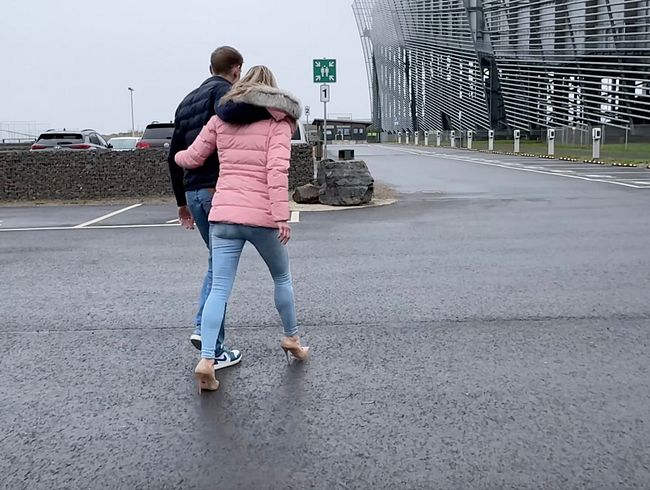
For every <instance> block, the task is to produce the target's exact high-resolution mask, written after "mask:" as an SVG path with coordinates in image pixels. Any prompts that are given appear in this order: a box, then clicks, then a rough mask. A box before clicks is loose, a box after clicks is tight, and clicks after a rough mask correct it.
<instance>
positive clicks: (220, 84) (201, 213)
mask: <svg viewBox="0 0 650 490" xmlns="http://www.w3.org/2000/svg"><path fill="white" fill-rule="evenodd" d="M243 64H244V59H243V57H242V55H241V54H240V53H239V51H237V50H236V49H234V48H231V47H229V46H222V47H220V48H217V49H216V50H215V51H214V52H213V53H212V55H211V57H210V74H211V75H212V76H211V77H210V78H208V79H207V80H205V81H204V82H203V83H202V84H201V85H200V86H199V87H198V88H196V89H195V90H193V91H192V92H190V93H189V94H188V95H187V96H186V97H185V98H184V99H183V101H182V102H181V103H180V105H179V106H178V109H177V110H176V116H175V120H174V135H173V136H172V141H171V145H170V149H169V160H168V161H169V171H170V174H171V180H172V186H173V188H174V195H175V196H176V204H177V205H178V218H179V220H180V222H181V225H182V226H183V227H184V228H185V229H188V230H191V229H194V224H196V227H197V228H198V229H199V232H200V233H201V238H203V241H204V242H205V244H206V246H207V247H208V250H210V223H209V221H208V214H209V213H210V208H211V206H212V195H213V194H214V190H215V187H216V183H217V178H218V176H219V157H218V154H217V152H216V151H215V153H214V154H213V155H212V156H211V157H210V158H208V160H207V161H206V162H205V165H204V166H203V167H200V168H198V169H195V170H185V171H184V170H183V169H181V168H180V167H179V166H177V165H176V162H175V161H174V156H175V155H176V153H177V152H179V151H181V150H185V149H187V148H188V147H189V146H190V145H191V144H192V142H193V141H194V139H195V138H196V137H197V135H198V134H199V132H200V131H201V129H202V128H203V126H204V125H205V124H206V123H207V122H208V121H209V120H210V118H211V117H212V116H213V115H214V114H215V111H216V109H217V107H218V105H219V101H220V100H221V97H223V96H224V95H225V94H226V93H227V92H228V91H229V90H230V88H231V86H232V84H233V83H235V82H236V81H238V80H239V78H240V77H241V68H242V65H243ZM233 117H234V119H232V122H237V123H240V124H248V123H251V122H255V121H256V120H258V118H263V117H260V116H259V114H256V113H251V112H250V111H246V112H242V114H238V113H237V112H235V113H234V114H233ZM211 287H212V257H211V252H210V256H209V257H208V271H207V273H206V275H205V279H204V280H203V286H202V288H201V294H200V297H199V308H198V312H197V313H196V317H195V320H194V323H195V330H194V333H193V334H192V335H191V336H190V341H191V342H192V344H193V345H194V347H196V348H197V349H199V350H200V349H201V318H202V315H203V307H204V306H205V301H206V299H207V298H208V296H209V294H210V290H211ZM224 334H225V332H224V323H222V324H221V328H220V330H219V335H218V337H217V345H216V348H215V362H214V368H215V369H223V368H226V367H229V366H234V365H235V364H237V363H239V361H241V352H239V351H238V350H229V349H226V348H225V347H224V346H223V340H224Z"/></svg>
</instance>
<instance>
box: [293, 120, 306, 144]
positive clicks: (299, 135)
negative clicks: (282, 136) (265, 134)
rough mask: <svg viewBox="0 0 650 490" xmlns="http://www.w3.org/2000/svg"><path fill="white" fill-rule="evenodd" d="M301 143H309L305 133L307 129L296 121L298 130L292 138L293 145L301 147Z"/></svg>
mask: <svg viewBox="0 0 650 490" xmlns="http://www.w3.org/2000/svg"><path fill="white" fill-rule="evenodd" d="M301 143H307V134H306V133H305V127H304V126H303V125H302V123H301V122H300V121H296V130H295V131H294V133H293V136H291V144H292V145H299V144H301Z"/></svg>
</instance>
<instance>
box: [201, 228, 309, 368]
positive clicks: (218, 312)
mask: <svg viewBox="0 0 650 490" xmlns="http://www.w3.org/2000/svg"><path fill="white" fill-rule="evenodd" d="M210 232H211V233H210V245H211V247H212V268H213V270H212V288H211V290H210V295H209V296H208V300H207V301H206V302H205V308H204V309H203V323H202V326H201V327H202V335H201V337H202V340H203V348H202V349H201V357H203V358H204V359H213V358H214V357H215V351H214V349H213V348H212V346H214V345H215V341H216V339H217V334H218V332H219V326H220V325H221V326H222V327H221V328H223V323H224V317H225V315H226V303H227V302H228V298H229V297H230V293H231V291H232V287H233V284H234V282H235V275H236V274H237V266H238V265H239V257H241V253H242V250H243V249H244V245H245V244H246V242H251V243H252V244H253V246H254V247H255V248H256V249H257V251H258V252H259V254H260V255H261V256H262V259H264V262H266V265H267V267H268V268H269V272H270V273H271V277H272V278H273V282H274V283H275V307H276V308H277V310H278V313H279V314H280V318H281V320H282V325H283V326H284V334H285V335H286V336H287V337H291V336H293V335H296V334H297V333H298V325H297V321H296V306H295V301H294V296H293V285H292V284H291V271H290V270H289V254H288V252H287V247H286V246H284V245H282V244H281V243H280V240H279V239H278V230H277V229H275V228H260V227H254V226H244V225H232V224H226V223H212V228H211V229H210Z"/></svg>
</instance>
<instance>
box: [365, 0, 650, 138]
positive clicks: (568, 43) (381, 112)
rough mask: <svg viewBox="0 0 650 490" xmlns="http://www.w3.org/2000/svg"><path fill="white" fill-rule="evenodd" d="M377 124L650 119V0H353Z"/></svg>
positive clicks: (538, 126) (628, 122) (482, 125)
mask: <svg viewBox="0 0 650 490" xmlns="http://www.w3.org/2000/svg"><path fill="white" fill-rule="evenodd" d="M353 10H354V13H355V16H356V19H357V24H358V27H359V32H360V35H361V40H362V44H363V49H364V53H365V57H366V63H367V71H368V79H369V85H370V95H371V101H372V114H373V125H374V126H376V127H377V128H380V129H381V130H382V131H413V130H432V129H441V130H451V129H455V130H467V129H473V130H480V129H489V128H492V129H520V130H524V131H530V132H534V131H540V130H543V129H544V128H548V127H553V128H559V127H573V128H579V129H581V128H588V127H591V126H611V127H613V128H621V129H620V130H619V131H623V130H629V129H631V128H634V127H635V125H643V124H650V0H355V1H354V3H353Z"/></svg>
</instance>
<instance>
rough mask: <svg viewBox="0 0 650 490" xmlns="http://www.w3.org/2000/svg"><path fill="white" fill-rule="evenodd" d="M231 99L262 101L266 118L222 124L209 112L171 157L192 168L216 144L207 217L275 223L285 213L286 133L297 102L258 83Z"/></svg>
mask: <svg viewBox="0 0 650 490" xmlns="http://www.w3.org/2000/svg"><path fill="white" fill-rule="evenodd" d="M235 102H246V103H249V104H253V105H258V106H262V107H266V108H267V109H268V111H269V113H270V114H271V116H272V118H271V119H265V120H263V121H258V122H256V123H253V124H248V125H234V124H227V123H225V122H224V121H222V120H221V119H219V117H218V116H213V117H212V119H210V121H209V122H208V124H206V125H205V126H204V127H203V129H202V130H201V133H200V134H199V135H198V136H197V138H196V140H194V143H192V145H191V146H190V147H189V148H188V149H187V150H184V151H180V152H178V153H177V154H176V163H177V164H178V165H179V166H181V167H184V168H196V167H199V166H201V165H203V163H204V162H205V160H206V159H207V158H208V157H209V156H210V155H212V153H213V152H214V150H215V147H216V148H217V150H218V152H219V165H220V167H219V179H218V181H217V189H216V192H215V194H214V197H213V198H212V209H211V210H210V216H209V219H210V221H213V222H219V223H235V224H241V225H248V226H262V227H266V228H277V227H278V225H277V223H278V222H279V221H287V220H288V219H289V160H290V158H291V135H292V134H293V131H294V128H295V120H296V119H298V118H299V117H300V111H301V108H300V103H299V102H298V101H297V99H295V97H293V96H291V95H290V94H288V93H286V92H284V91H281V90H279V89H274V88H271V87H263V88H260V89H256V90H255V91H252V92H251V93H249V94H247V95H246V96H244V97H243V98H241V99H238V100H236V101H235Z"/></svg>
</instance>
